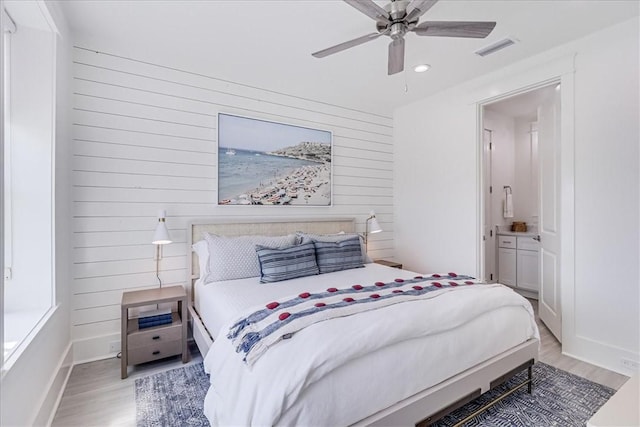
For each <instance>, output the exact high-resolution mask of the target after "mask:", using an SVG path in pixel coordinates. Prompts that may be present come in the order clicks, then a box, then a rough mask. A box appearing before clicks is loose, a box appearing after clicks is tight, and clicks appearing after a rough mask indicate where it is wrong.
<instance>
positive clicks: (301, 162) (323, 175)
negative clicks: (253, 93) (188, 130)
mask: <svg viewBox="0 0 640 427" xmlns="http://www.w3.org/2000/svg"><path fill="white" fill-rule="evenodd" d="M331 144H332V135H331V132H329V131H325V130H318V129H311V128H306V127H302V126H294V125H288V124H283V123H276V122H270V121H266V120H259V119H252V118H247V117H241V116H234V115H230V114H223V113H219V114H218V205H272V206H273V205H276V206H331V149H332V146H331Z"/></svg>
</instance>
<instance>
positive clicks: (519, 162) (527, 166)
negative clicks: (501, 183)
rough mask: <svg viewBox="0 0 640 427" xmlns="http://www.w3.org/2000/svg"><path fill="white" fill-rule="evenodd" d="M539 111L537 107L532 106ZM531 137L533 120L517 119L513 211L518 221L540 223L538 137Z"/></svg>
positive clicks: (515, 128)
mask: <svg viewBox="0 0 640 427" xmlns="http://www.w3.org/2000/svg"><path fill="white" fill-rule="evenodd" d="M532 107H533V108H534V109H537V106H536V105H532ZM534 140H535V141H534V142H532V137H531V120H530V119H528V118H516V119H515V127H514V156H515V159H514V165H515V170H514V188H515V191H514V194H513V210H514V212H513V213H514V216H515V219H516V220H517V221H525V222H526V223H527V224H531V225H533V224H537V223H538V183H537V177H538V173H537V169H538V161H537V136H534Z"/></svg>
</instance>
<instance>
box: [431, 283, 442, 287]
mask: <svg viewBox="0 0 640 427" xmlns="http://www.w3.org/2000/svg"><path fill="white" fill-rule="evenodd" d="M432 285H433V286H435V287H436V288H441V287H442V285H441V284H440V283H439V282H433V283H432Z"/></svg>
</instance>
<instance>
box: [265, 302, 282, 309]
mask: <svg viewBox="0 0 640 427" xmlns="http://www.w3.org/2000/svg"><path fill="white" fill-rule="evenodd" d="M279 305H280V303H277V302H270V303H269V304H267V308H268V309H269V310H273V309H274V308H276V307H277V306H279Z"/></svg>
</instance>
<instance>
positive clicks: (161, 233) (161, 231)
mask: <svg viewBox="0 0 640 427" xmlns="http://www.w3.org/2000/svg"><path fill="white" fill-rule="evenodd" d="M166 216H167V214H166V212H165V211H164V210H161V211H159V212H158V225H156V231H155V233H153V241H152V242H151V243H153V244H154V245H166V244H169V243H171V237H169V230H167V225H166V224H165V222H164V218H165V217H166Z"/></svg>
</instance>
